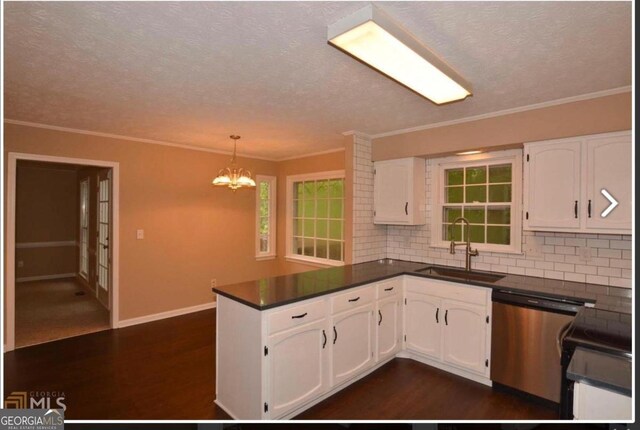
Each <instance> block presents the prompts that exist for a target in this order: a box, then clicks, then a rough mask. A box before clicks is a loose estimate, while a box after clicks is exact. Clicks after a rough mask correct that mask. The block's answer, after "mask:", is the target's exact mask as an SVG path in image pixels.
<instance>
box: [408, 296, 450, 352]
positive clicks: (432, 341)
mask: <svg viewBox="0 0 640 430" xmlns="http://www.w3.org/2000/svg"><path fill="white" fill-rule="evenodd" d="M440 307H441V299H440V298H439V297H435V296H430V295H428V294H418V293H411V292H408V293H407V295H406V305H405V311H404V312H405V323H404V324H405V335H406V341H405V345H406V348H407V349H408V350H409V351H413V352H417V353H419V354H422V355H426V356H428V357H430V358H434V359H436V360H441V359H442V328H441V326H440V318H441V317H442V314H441V313H440Z"/></svg>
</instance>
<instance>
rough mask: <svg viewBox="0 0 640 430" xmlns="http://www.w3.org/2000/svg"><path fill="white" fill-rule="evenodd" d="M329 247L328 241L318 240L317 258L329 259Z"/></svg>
mask: <svg viewBox="0 0 640 430" xmlns="http://www.w3.org/2000/svg"><path fill="white" fill-rule="evenodd" d="M328 248H329V246H328V243H327V241H326V240H316V257H318V258H327V250H328Z"/></svg>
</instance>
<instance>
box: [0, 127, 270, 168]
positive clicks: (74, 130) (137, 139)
mask: <svg viewBox="0 0 640 430" xmlns="http://www.w3.org/2000/svg"><path fill="white" fill-rule="evenodd" d="M4 122H5V123H6V124H15V125H22V126H26V127H35V128H43V129H46V130H55V131H64V132H68V133H77V134H84V135H88V136H96V137H106V138H109V139H122V140H130V141H132V142H139V143H150V144H153V145H163V146H171V147H174V148H182V149H190V150H193V151H201V152H209V153H212V154H220V155H228V156H231V155H232V154H233V152H232V151H221V150H217V149H210V148H203V147H202V146H196V145H188V144H184V143H174V142H165V141H162V140H153V139H143V138H140V137H132V136H125V135H122V134H112V133H103V132H99V131H91V130H82V129H78V128H69V127H60V126H57V125H49V124H41V123H37V122H30V121H20V120H16V119H8V118H7V119H5V120H4ZM239 157H242V158H253V159H255V160H264V161H273V162H277V161H279V160H277V159H275V158H267V157H258V156H253V155H239Z"/></svg>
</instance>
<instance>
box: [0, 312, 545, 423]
mask: <svg viewBox="0 0 640 430" xmlns="http://www.w3.org/2000/svg"><path fill="white" fill-rule="evenodd" d="M214 334H215V310H211V311H203V312H198V313H194V314H190V315H185V316H180V317H176V318H171V319H166V320H162V321H157V322H152V323H148V324H142V325H138V326H133V327H128V328H123V329H119V330H109V331H103V332H99V333H94V334H88V335H84V336H79V337H75V338H70V339H64V340H60V341H56V342H50V343H46V344H42V345H36V346H32V347H27V348H22V349H19V350H16V351H12V352H9V353H6V354H4V363H3V365H4V377H5V386H4V389H5V395H8V394H10V393H11V392H13V391H50V392H51V391H58V392H59V391H62V392H64V393H65V404H66V405H67V410H66V414H65V418H67V419H75V420H82V419H96V420H97V419H114V420H118V419H128V420H133V419H184V420H195V419H207V420H208V419H211V420H215V419H229V418H230V417H229V416H228V415H227V414H226V413H225V412H224V411H222V410H221V409H220V408H218V407H217V406H216V405H215V404H214V403H213V400H214V386H215V385H214V384H215V381H214V378H215V373H214V368H215V367H214V366H215V354H214V345H215V344H214ZM297 419H305V420H306V419H314V420H341V419H342V420H346V419H386V420H389V419H407V420H411V419H452V420H463V419H464V420H467V419H496V420H507V419H528V420H548V419H556V414H555V411H552V410H550V409H547V408H545V407H542V406H539V405H537V404H535V403H531V402H530V401H528V400H525V399H521V398H519V397H515V396H513V395H510V394H506V393H501V392H498V391H495V390H492V389H491V388H489V387H486V386H484V385H480V384H477V383H474V382H471V381H468V380H466V379H464V378H460V377H458V376H454V375H451V374H449V373H446V372H443V371H440V370H437V369H434V368H432V367H429V366H426V365H423V364H420V363H416V362H413V361H411V360H406V359H395V360H393V361H391V362H390V363H388V364H387V365H385V366H383V367H382V368H380V369H378V370H376V371H375V372H374V373H372V374H371V375H369V376H367V377H365V378H363V379H362V380H360V381H358V382H356V383H354V384H353V385H351V386H349V387H348V388H346V389H344V390H343V391H341V392H339V393H337V394H336V395H334V396H332V397H331V398H329V399H327V400H325V401H324V402H322V403H319V404H318V405H316V406H314V407H312V408H311V409H309V410H307V411H305V412H303V413H302V414H301V415H300V416H298V417H297Z"/></svg>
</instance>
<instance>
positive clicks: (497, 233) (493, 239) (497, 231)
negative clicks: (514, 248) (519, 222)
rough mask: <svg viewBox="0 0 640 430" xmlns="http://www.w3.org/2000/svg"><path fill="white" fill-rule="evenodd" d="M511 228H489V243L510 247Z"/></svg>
mask: <svg viewBox="0 0 640 430" xmlns="http://www.w3.org/2000/svg"><path fill="white" fill-rule="evenodd" d="M510 235H511V230H510V227H494V226H487V243H495V244H498V245H509V244H510V243H511V236H510Z"/></svg>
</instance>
